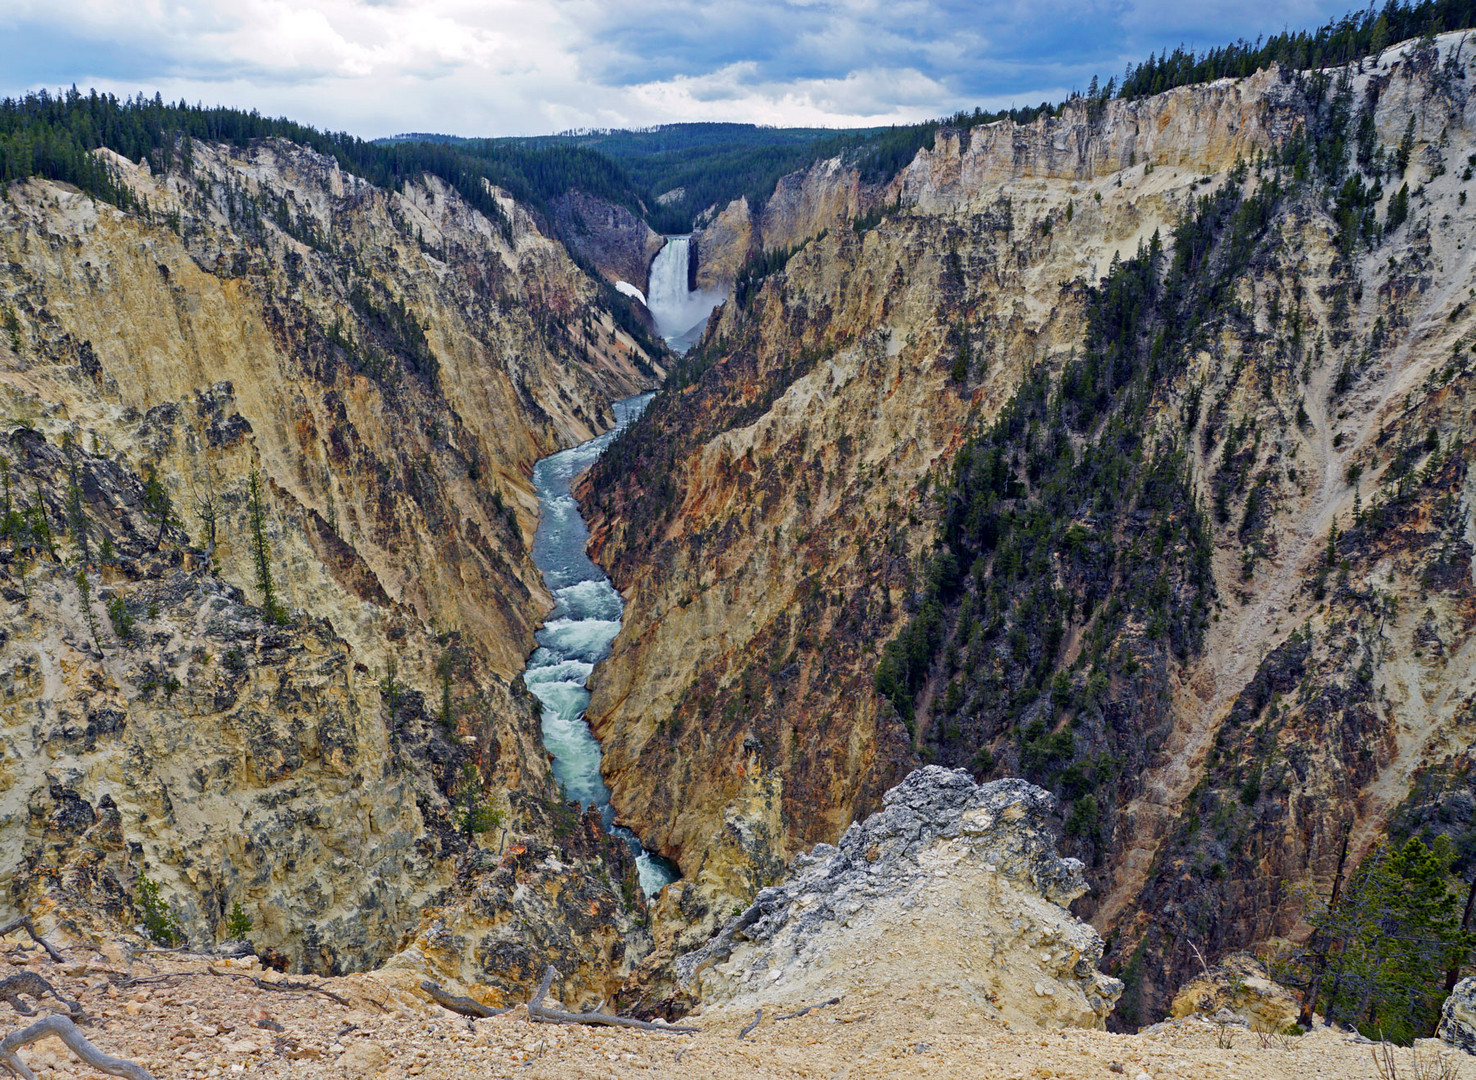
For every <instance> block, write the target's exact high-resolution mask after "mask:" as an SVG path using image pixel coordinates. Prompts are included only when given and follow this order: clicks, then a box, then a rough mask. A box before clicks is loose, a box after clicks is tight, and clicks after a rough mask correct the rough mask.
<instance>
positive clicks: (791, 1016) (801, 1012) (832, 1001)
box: [774, 997, 840, 1020]
mask: <svg viewBox="0 0 1476 1080" xmlns="http://www.w3.org/2000/svg"><path fill="white" fill-rule="evenodd" d="M839 1004H840V998H838V997H833V998H831V999H830V1000H829V1001H822V1002H821V1003H820V1004H818V1005H806V1006H805V1007H804V1008H803V1009H796V1010H795V1011H794V1012H792V1013H785V1014H784V1015H783V1016H776V1017H774V1019H775V1020H797V1019H799V1018H800V1017H801V1016H805V1015H807V1014H809V1013H812V1012H814V1011H815V1010H816V1009H823V1008H825V1007H826V1006H827V1005H839Z"/></svg>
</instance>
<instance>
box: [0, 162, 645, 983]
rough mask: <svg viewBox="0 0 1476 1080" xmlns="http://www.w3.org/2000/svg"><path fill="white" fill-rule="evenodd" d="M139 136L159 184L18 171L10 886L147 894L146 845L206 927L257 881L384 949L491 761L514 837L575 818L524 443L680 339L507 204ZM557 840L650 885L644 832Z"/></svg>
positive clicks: (77, 894) (340, 948) (600, 404)
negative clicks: (546, 673)
mask: <svg viewBox="0 0 1476 1080" xmlns="http://www.w3.org/2000/svg"><path fill="white" fill-rule="evenodd" d="M103 153H106V152H103ZM114 165H115V167H116V169H117V170H118V174H119V176H120V177H121V178H122V179H123V180H124V181H125V182H126V183H127V185H128V186H129V188H130V189H131V190H132V192H133V193H134V196H135V199H136V201H137V208H135V209H132V210H129V211H123V210H119V209H117V208H115V207H113V206H110V205H107V204H103V203H98V202H95V201H93V200H92V199H90V198H88V197H85V196H83V195H81V194H79V193H77V192H76V191H74V190H71V189H69V188H68V187H66V186H65V185H61V184H55V183H48V182H43V181H28V182H25V183H23V184H15V185H12V186H11V187H10V188H9V190H8V192H7V193H6V196H5V198H4V200H3V201H0V250H3V253H4V255H3V266H0V313H3V316H4V322H5V338H4V340H3V341H0V417H3V432H0V464H3V465H4V467H5V470H6V486H5V490H4V499H5V503H4V506H3V508H0V509H3V512H4V515H5V536H4V538H3V539H0V549H3V550H0V577H3V595H4V597H5V601H4V605H3V607H0V687H3V690H0V694H3V697H0V716H3V728H0V740H3V748H4V750H3V759H0V852H3V858H0V865H3V866H4V868H5V876H4V879H3V884H4V886H5V900H4V906H6V907H22V908H29V909H36V908H38V907H46V906H48V905H60V906H61V907H63V908H64V909H66V910H67V911H68V912H70V913H71V915H72V916H74V917H76V918H78V919H84V918H85V914H86V910H87V908H88V902H89V901H96V902H97V903H98V904H101V905H102V906H103V908H105V909H106V910H107V911H109V912H111V913H113V914H116V915H118V916H119V917H120V918H123V919H125V920H127V919H131V918H132V916H133V914H134V906H133V901H134V900H135V899H136V891H135V887H136V882H137V878H138V875H139V874H140V873H146V874H147V875H148V876H149V877H150V878H151V879H152V880H153V881H155V882H156V883H158V884H159V885H160V887H161V891H162V895H163V896H164V898H165V899H166V900H167V901H168V902H170V903H171V904H172V905H173V906H174V908H175V911H176V912H177V914H178V917H179V919H180V922H181V924H182V929H183V930H184V931H185V932H186V933H187V934H188V935H189V936H190V938H191V939H192V940H193V941H195V942H197V943H198V942H201V941H203V942H206V943H208V942H210V941H212V940H214V939H215V938H216V937H217V935H218V934H219V932H220V931H221V927H222V924H223V921H224V918H225V916H226V914H227V912H228V911H229V909H230V906H231V905H232V904H233V903H240V904H242V905H243V907H244V908H245V910H246V911H247V913H249V914H250V915H251V916H252V917H253V919H254V920H255V922H256V925H257V928H258V934H257V937H258V943H259V944H260V945H262V946H263V947H273V948H276V949H279V950H281V951H283V952H284V953H286V954H287V955H288V956H289V958H290V959H291V961H292V962H293V963H294V964H295V965H297V966H299V967H302V968H307V969H312V970H320V971H329V970H349V969H360V968H363V967H365V966H368V965H371V964H374V963H377V962H380V961H383V960H384V959H385V958H386V957H388V956H389V955H390V954H391V953H393V952H394V950H395V948H396V946H397V945H398V943H399V942H400V937H401V934H402V933H403V932H404V931H405V930H406V929H407V928H409V927H413V926H415V925H416V924H417V923H418V922H419V921H420V917H421V914H420V913H421V909H422V908H423V907H424V906H425V905H427V904H428V903H430V902H432V901H433V900H435V899H437V898H438V897H440V896H442V895H443V892H444V890H446V889H447V888H448V887H450V886H452V885H453V883H454V881H455V879H456V877H457V872H458V870H457V864H458V860H459V859H463V856H465V854H466V852H467V851H468V844H467V841H466V838H465V836H464V835H462V834H460V833H459V832H458V818H457V812H456V809H455V806H454V805H453V804H455V803H457V802H458V801H460V802H462V803H463V804H465V803H466V801H467V800H468V799H469V798H470V794H469V793H470V792H471V791H473V790H476V791H478V792H480V794H479V796H478V798H479V799H480V800H481V802H483V803H484V804H486V805H487V806H489V807H490V808H492V809H495V810H497V811H500V813H501V816H502V819H503V825H504V826H505V827H506V830H507V837H506V842H507V844H509V845H514V844H517V843H522V845H523V847H526V846H527V845H529V844H532V845H534V846H537V847H540V848H541V849H543V850H545V852H546V853H547V854H549V856H550V857H552V858H553V859H554V860H555V862H556V863H557V856H558V852H559V850H560V849H561V847H562V846H567V844H568V843H570V842H572V838H573V837H575V835H576V834H577V833H578V830H577V829H576V828H575V826H574V822H573V821H572V820H571V821H570V822H562V816H563V815H564V812H563V811H562V809H561V804H560V802H559V799H558V795H557V791H556V788H555V786H554V784H553V780H552V777H551V774H550V772H549V769H548V763H547V756H546V754H545V752H544V750H543V747H542V745H541V740H540V737H539V732H538V724H537V712H536V707H535V705H534V703H533V702H532V700H531V698H530V697H529V696H528V695H527V694H526V692H525V691H524V690H523V688H522V685H521V682H519V681H517V679H516V676H517V674H518V673H519V671H520V670H521V668H522V663H523V659H524V657H525V656H526V655H527V653H528V651H529V650H530V649H531V648H532V645H533V641H532V629H533V627H534V626H535V625H536V624H537V622H538V620H539V619H540V618H541V616H542V614H543V612H544V611H545V610H547V608H548V606H549V598H548V597H547V595H546V593H545V591H544V589H543V586H542V582H541V579H540V576H539V574H538V572H537V570H536V568H535V567H534V566H533V564H532V562H531V560H530V558H529V556H528V551H527V548H528V544H529V541H530V538H531V533H532V529H533V525H534V517H533V515H534V511H535V508H536V500H535V498H534V495H533V492H532V490H531V487H530V483H529V474H530V471H531V467H532V464H533V462H534V461H535V460H536V459H537V458H538V457H540V456H542V455H543V454H546V453H548V452H550V451H552V450H554V449H557V448H558V447H560V446H564V445H569V444H571V443H573V442H575V441H578V440H582V439H585V438H588V437H590V436H592V435H593V434H594V433H596V432H597V431H599V430H601V429H602V428H603V427H605V426H607V425H608V424H609V423H610V422H611V417H610V414H609V412H608V408H607V406H608V402H609V401H610V400H612V399H614V398H617V397H620V396H623V395H626V394H629V393H633V392H635V391H637V390H639V389H644V388H648V387H650V386H652V385H654V384H655V383H656V382H657V381H658V379H659V377H660V374H661V372H660V368H659V367H657V366H656V362H655V358H653V357H649V356H647V355H645V354H644V353H643V352H642V350H641V348H640V347H639V346H638V345H637V344H636V343H635V342H634V341H633V340H631V339H630V338H629V337H628V336H627V335H626V334H624V333H623V332H621V331H619V330H618V329H616V327H615V325H614V322H613V321H612V319H611V317H610V316H609V314H608V313H607V312H606V311H605V310H604V309H603V308H602V307H601V306H600V304H599V294H598V291H597V287H596V285H595V284H594V283H593V282H591V281H590V280H589V279H588V278H587V277H586V276H585V275H584V274H583V273H582V272H581V271H580V270H579V269H578V268H577V267H576V266H575V265H574V264H573V262H572V261H571V260H570V259H569V257H568V255H567V254H566V253H565V251H564V249H563V248H562V247H561V246H560V245H559V244H558V243H557V242H555V241H552V240H550V239H548V238H546V237H544V236H543V235H541V234H540V233H539V231H538V230H537V228H536V227H535V225H534V223H533V219H532V218H531V217H530V216H529V215H528V214H527V213H526V212H525V211H524V210H523V209H522V208H521V207H519V206H517V205H516V204H515V203H514V202H513V201H512V200H510V199H507V198H505V197H501V196H499V197H498V198H497V204H498V206H499V207H500V209H501V213H500V214H498V215H495V217H496V220H493V219H489V218H488V217H486V216H484V215H483V214H481V213H479V212H477V211H476V210H474V209H472V208H471V207H470V206H468V205H467V204H466V203H465V202H463V201H462V200H461V199H460V198H459V197H458V196H457V195H456V193H455V192H454V191H453V190H451V189H449V188H447V187H446V186H445V185H443V184H441V183H440V182H439V181H437V180H435V179H434V178H432V177H429V176H426V177H423V178H420V179H418V180H414V181H411V182H409V183H406V184H405V185H404V186H403V188H402V189H401V190H399V191H385V190H382V189H378V188H375V187H373V186H372V185H370V184H368V183H367V182H365V181H364V180H362V179H360V178H357V177H355V176H352V175H349V174H346V173H344V172H343V171H341V170H340V169H339V168H338V166H337V165H336V164H335V163H334V162H333V161H332V160H331V159H328V158H324V157H321V156H319V155H317V154H315V153H312V152H310V151H308V150H305V149H303V148H301V147H298V146H295V145H293V144H291V143H286V142H282V141H277V140H265V141H258V142H254V143H252V144H250V145H249V146H245V147H234V146H224V145H207V144H203V143H200V142H195V143H194V144H193V145H190V144H189V143H187V142H181V143H179V144H177V145H176V146H175V147H174V148H173V155H172V158H171V160H169V161H164V160H163V159H162V158H156V160H155V161H154V162H152V163H149V162H141V163H130V162H126V161H122V160H119V159H114ZM253 476H256V477H258V478H259V480H258V482H257V491H258V492H259V498H258V497H253V495H252V492H251V478H252V477H253ZM161 493H166V494H167V501H168V503H170V504H172V511H171V512H169V513H168V514H167V515H166V514H165V513H164V512H163V511H162V510H161V509H160V508H161V506H163V505H164V500H163V498H162V497H161ZM258 536H259V539H258ZM263 565H264V566H265V569H266V572H267V573H268V574H269V575H270V580H271V583H272V587H273V589H274V593H275V597H274V599H275V602H276V604H277V606H278V607H279V609H280V617H279V615H278V613H277V612H274V611H273V610H270V609H268V608H267V606H266V605H265V604H264V600H265V596H264V594H263V590H262V587H261V585H262V579H261V566H263ZM561 836H562V837H563V838H564V839H560V837H561ZM520 838H521V839H520ZM494 839H496V840H498V842H501V838H494ZM550 845H552V847H550ZM505 850H507V849H505ZM626 861H627V862H628V860H626ZM496 862H497V860H496V859H494V860H493V863H494V864H495V863H496ZM561 865H563V864H561ZM494 868H495V865H494ZM566 869H568V871H569V872H570V873H580V874H584V875H586V876H588V877H589V879H590V882H591V884H589V885H588V889H589V890H593V891H598V890H599V889H603V890H604V892H605V894H606V897H607V899H608V900H609V902H610V903H611V904H613V905H614V906H617V907H619V906H622V905H627V904H628V900H629V897H628V896H627V895H626V894H627V893H628V891H629V890H628V889H627V888H626V886H625V884H624V881H623V879H624V877H625V875H626V872H627V871H628V870H629V867H627V866H624V865H623V864H622V863H621V861H620V856H619V853H616V852H613V851H612V850H609V849H602V848H601V847H600V845H599V844H591V843H584V844H583V846H582V847H581V848H580V851H579V852H578V853H574V854H569V855H568V863H567V866H566ZM465 873H466V870H465V867H463V876H464V875H465ZM545 877H546V878H548V879H549V880H550V881H551V882H552V883H551V884H550V885H549V888H551V889H553V890H554V891H555V892H557V891H558V890H559V889H561V888H562V887H563V884H562V883H561V882H558V881H555V880H553V879H556V878H558V874H554V873H549V874H546V875H545ZM467 887H468V888H470V887H471V886H467ZM507 887H508V888H511V887H512V886H511V884H510V883H509V884H508V885H507ZM539 888H540V889H541V888H542V886H539ZM445 895H446V896H450V895H452V894H451V893H445ZM556 909H557V905H550V907H549V910H556ZM612 925H613V922H612ZM601 932H603V931H601ZM606 951H607V952H608V950H606ZM488 964H489V965H491V966H490V967H488V969H487V970H486V971H485V972H484V977H483V979H482V981H484V982H489V983H494V984H495V983H496V982H497V981H498V980H497V977H496V976H497V975H498V974H499V973H498V972H496V971H494V970H492V969H493V968H495V967H496V965H495V964H491V959H490V958H488ZM566 974H569V975H570V976H571V977H577V974H578V973H577V972H574V971H570V972H566ZM501 975H502V976H503V984H504V985H513V984H514V983H515V982H516V976H515V975H510V974H509V973H508V972H502V973H501ZM599 977H600V978H604V977H605V976H604V975H603V973H602V974H601V975H600V976H599Z"/></svg>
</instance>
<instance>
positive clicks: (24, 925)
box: [0, 915, 67, 964]
mask: <svg viewBox="0 0 1476 1080" xmlns="http://www.w3.org/2000/svg"><path fill="white" fill-rule="evenodd" d="M17 930H24V931H25V932H26V933H28V934H30V935H31V940H32V941H34V942H35V943H36V944H37V945H40V946H41V947H42V948H43V949H45V950H46V955H47V956H49V957H51V959H52V960H54V961H55V962H56V963H58V964H65V963H66V962H67V958H66V957H65V956H63V955H62V954H61V953H59V952H57V951H56V949H54V948H53V947H52V945H51V942H49V941H47V940H46V939H45V938H44V937H42V936H41V935H40V934H38V933H36V925H35V923H33V922H31V917H30V916H29V915H22V916H21V917H20V918H19V919H11V920H10V922H8V923H6V924H5V925H4V926H0V937H6V936H7V935H9V934H13V933H15V932H16V931H17Z"/></svg>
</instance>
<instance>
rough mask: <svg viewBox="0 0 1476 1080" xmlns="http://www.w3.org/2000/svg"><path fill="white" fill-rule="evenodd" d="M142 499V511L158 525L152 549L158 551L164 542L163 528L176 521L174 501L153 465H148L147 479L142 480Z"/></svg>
mask: <svg viewBox="0 0 1476 1080" xmlns="http://www.w3.org/2000/svg"><path fill="white" fill-rule="evenodd" d="M142 501H143V508H144V513H146V514H148V515H149V518H150V519H151V520H153V521H154V522H155V523H156V524H157V525H158V526H159V531H158V533H157V534H156V535H155V536H154V550H155V551H158V550H159V545H160V544H162V543H163V542H164V530H165V529H167V528H169V526H170V525H173V524H175V523H176V522H175V518H174V502H173V500H171V499H170V498H169V489H168V488H167V487H165V486H164V483H163V481H161V480H160V479H159V475H158V473H156V472H155V471H154V468H153V466H150V467H149V476H148V479H147V480H145V481H144V488H143V500H142Z"/></svg>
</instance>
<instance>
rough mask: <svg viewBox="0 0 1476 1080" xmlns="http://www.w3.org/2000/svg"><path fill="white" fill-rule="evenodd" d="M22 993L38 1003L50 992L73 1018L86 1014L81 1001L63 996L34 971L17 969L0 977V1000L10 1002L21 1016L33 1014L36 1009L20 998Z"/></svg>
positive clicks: (79, 1018) (80, 1017)
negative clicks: (4, 977)
mask: <svg viewBox="0 0 1476 1080" xmlns="http://www.w3.org/2000/svg"><path fill="white" fill-rule="evenodd" d="M22 994H25V995H27V996H28V997H32V998H35V999H36V1002H37V1004H40V1002H41V999H42V998H43V997H45V996H46V995H47V994H50V995H51V996H52V997H54V998H56V1000H57V1001H60V1002H61V1003H62V1004H63V1005H65V1006H66V1007H67V1012H69V1013H71V1014H72V1016H73V1018H74V1019H78V1020H81V1019H82V1018H84V1017H85V1016H86V1015H87V1014H86V1012H84V1011H83V1009H82V1003H81V1002H79V1001H73V1000H72V999H71V998H69V997H64V996H63V995H62V994H60V993H58V992H57V989H56V987H54V986H52V985H51V984H50V983H49V982H47V981H46V980H45V979H43V978H42V977H41V976H40V975H37V974H36V973H35V972H34V971H18V972H16V973H15V974H14V975H11V976H10V977H9V978H6V979H0V1001H8V1002H10V1007H11V1008H12V1009H14V1010H15V1011H16V1012H18V1013H20V1014H21V1015H22V1016H35V1015H36V1010H35V1009H33V1008H31V1007H30V1006H29V1005H27V1004H26V1003H25V1002H24V1001H22V1000H21V997H20V996H21V995H22Z"/></svg>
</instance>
